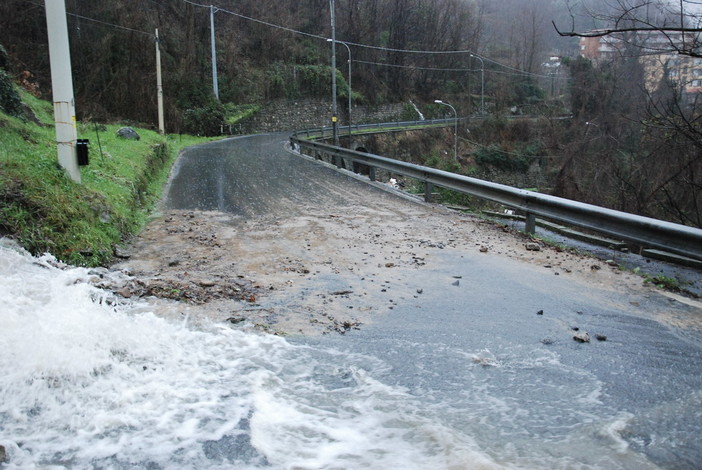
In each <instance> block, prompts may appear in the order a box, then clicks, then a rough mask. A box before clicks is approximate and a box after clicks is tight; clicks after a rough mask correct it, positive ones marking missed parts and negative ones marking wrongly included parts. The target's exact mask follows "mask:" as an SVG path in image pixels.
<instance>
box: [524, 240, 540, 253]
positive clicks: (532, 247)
mask: <svg viewBox="0 0 702 470" xmlns="http://www.w3.org/2000/svg"><path fill="white" fill-rule="evenodd" d="M526 249H527V251H541V245H539V244H538V243H533V242H532V243H527V244H526Z"/></svg>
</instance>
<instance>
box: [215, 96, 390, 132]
mask: <svg viewBox="0 0 702 470" xmlns="http://www.w3.org/2000/svg"><path fill="white" fill-rule="evenodd" d="M343 104H345V103H339V104H338V108H337V109H338V113H339V121H340V122H339V125H340V126H346V125H348V113H347V112H346V108H345V107H344V106H343ZM403 108H404V104H403V103H396V104H388V105H381V106H354V107H353V110H352V116H351V117H352V119H353V122H354V123H368V122H383V121H388V120H393V119H395V118H397V117H398V116H399V115H400V114H401V113H402V110H403ZM323 126H327V127H331V103H330V102H328V101H322V100H314V99H300V100H294V101H291V100H275V101H270V102H269V103H266V104H265V105H263V106H262V107H261V111H259V112H258V113H257V114H256V116H253V117H252V118H250V119H248V120H247V121H246V122H245V123H242V125H241V126H239V127H238V128H235V129H233V130H232V133H236V134H253V133H265V132H283V131H295V130H303V129H312V128H318V127H323ZM225 132H227V130H225Z"/></svg>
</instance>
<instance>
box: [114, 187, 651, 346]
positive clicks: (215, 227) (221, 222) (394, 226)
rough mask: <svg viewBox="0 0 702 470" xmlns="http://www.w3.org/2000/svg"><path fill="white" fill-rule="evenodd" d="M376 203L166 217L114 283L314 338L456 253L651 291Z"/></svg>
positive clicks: (250, 324) (432, 216)
mask: <svg viewBox="0 0 702 470" xmlns="http://www.w3.org/2000/svg"><path fill="white" fill-rule="evenodd" d="M364 197H366V196H362V195H356V196H355V198H354V200H353V201H349V205H348V206H344V207H335V208H333V209H329V208H319V207H313V206H310V207H307V208H305V209H306V210H304V211H296V212H295V213H292V214H290V215H287V216H286V215H281V214H280V213H278V214H275V215H265V216H261V217H252V218H242V217H237V216H233V215H231V214H227V213H222V212H199V211H169V212H166V213H164V214H162V215H160V216H159V217H157V218H155V219H154V220H153V221H152V222H151V223H150V224H149V226H148V228H147V229H146V230H145V231H144V233H143V234H142V235H141V236H140V237H139V239H138V240H136V242H135V243H134V245H133V247H132V250H131V257H130V259H128V260H126V261H124V262H122V263H120V264H118V265H116V266H115V268H116V269H122V270H125V271H127V272H128V273H129V274H130V275H131V276H132V277H131V278H130V280H129V281H128V282H126V283H124V284H122V285H119V286H112V288H113V290H114V291H115V292H117V293H118V294H120V295H122V296H124V297H142V298H147V299H149V302H150V303H151V304H152V306H153V308H154V310H155V311H156V312H157V313H160V314H162V315H165V316H171V317H176V318H178V317H186V316H187V317H188V318H190V319H192V320H194V321H196V322H197V321H202V320H206V321H229V322H230V323H232V324H236V325H237V326H238V327H241V328H251V329H258V330H262V331H267V332H272V333H279V334H305V335H309V334H325V333H330V332H338V333H344V332H346V331H348V330H350V329H353V328H359V327H361V325H363V324H367V323H370V322H372V321H373V319H374V317H375V316H377V315H382V314H384V313H387V312H388V311H389V310H392V309H393V308H395V307H396V306H397V305H399V304H401V303H402V302H403V299H408V298H411V297H412V296H416V295H420V294H421V288H419V287H418V286H419V285H420V283H418V282H417V280H418V279H421V278H422V276H426V275H430V273H431V269H432V268H433V267H436V265H437V263H438V262H439V261H438V259H439V258H440V257H439V256H438V254H439V253H442V254H445V253H446V252H447V250H448V251H450V252H451V254H452V256H453V255H455V256H462V254H476V253H480V254H481V255H482V256H493V257H495V258H496V262H499V260H498V258H501V257H508V258H511V259H521V260H523V261H524V262H528V263H535V264H537V265H540V266H541V267H542V268H543V269H545V270H549V271H551V272H553V274H554V275H564V276H571V277H572V278H574V279H577V280H579V281H581V282H584V283H589V284H591V285H596V286H597V287H599V288H608V289H613V290H615V289H643V287H642V286H641V284H642V282H641V279H640V278H638V277H636V276H633V275H630V274H627V273H625V272H622V271H621V270H619V269H617V268H616V267H612V266H608V265H607V264H605V263H602V262H600V261H597V260H594V259H592V258H589V257H586V256H583V255H579V254H574V253H569V252H566V251H563V250H560V249H557V248H552V247H548V246H546V245H544V244H542V243H541V242H539V241H536V240H532V239H531V238H529V237H526V236H525V235H522V234H519V233H515V232H513V231H512V230H510V229H507V228H505V227H502V226H499V225H495V224H493V223H491V222H486V221H483V220H480V219H477V218H475V217H473V216H470V215H467V214H463V213H460V212H456V211H452V210H448V209H446V208H444V207H441V206H436V205H427V204H423V203H418V202H413V201H408V200H405V199H402V198H398V197H388V198H380V199H379V198H377V196H376V197H375V198H374V199H373V201H370V200H369V201H365V203H364V201H363V200H362V199H363V198H364ZM367 197H368V198H371V197H372V196H370V195H369V196H367ZM535 244H536V245H535Z"/></svg>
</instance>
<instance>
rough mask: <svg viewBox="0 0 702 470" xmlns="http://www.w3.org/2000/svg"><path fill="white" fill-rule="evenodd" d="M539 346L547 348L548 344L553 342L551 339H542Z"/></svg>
mask: <svg viewBox="0 0 702 470" xmlns="http://www.w3.org/2000/svg"><path fill="white" fill-rule="evenodd" d="M541 344H545V345H547V346H548V345H549V344H553V340H552V339H551V338H544V339H542V340H541Z"/></svg>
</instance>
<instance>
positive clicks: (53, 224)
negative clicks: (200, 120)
mask: <svg viewBox="0 0 702 470" xmlns="http://www.w3.org/2000/svg"><path fill="white" fill-rule="evenodd" d="M22 100H23V101H24V102H25V103H26V104H27V105H28V106H29V107H30V108H31V109H32V110H33V111H34V114H35V115H36V117H37V118H38V120H39V122H40V124H37V123H35V122H32V120H31V119H21V118H16V117H12V116H8V115H6V114H3V113H0V236H7V237H10V238H13V239H15V240H17V241H18V242H19V244H20V245H21V246H22V247H24V248H25V249H26V250H28V251H29V252H30V253H32V254H35V255H36V254H41V253H45V252H48V253H51V254H53V255H54V256H55V257H56V258H57V259H59V260H61V261H63V262H66V263H70V264H73V265H78V266H100V265H107V264H109V263H110V262H111V260H112V259H113V256H114V248H115V247H116V246H118V245H120V244H121V243H124V242H125V241H128V240H129V239H130V238H131V237H132V236H134V235H136V234H137V233H139V231H140V230H141V229H142V228H143V227H144V225H145V223H146V221H147V219H148V215H149V213H150V212H151V211H152V210H153V208H154V207H155V205H156V203H157V202H158V200H159V198H160V196H161V192H162V188H163V185H164V183H165V182H166V180H167V178H168V174H169V171H170V168H171V166H172V164H173V162H174V161H175V159H176V158H177V156H178V154H179V152H180V150H181V149H182V148H184V147H187V146H189V145H193V144H196V143H201V142H204V141H206V140H207V139H202V138H195V137H191V136H166V137H164V136H162V135H160V134H158V133H157V132H154V131H151V130H146V129H136V130H137V132H138V133H139V135H140V136H141V139H140V140H138V141H133V140H125V139H122V138H119V137H117V135H116V133H117V130H118V129H119V128H120V127H122V126H120V125H117V124H115V125H97V126H95V125H94V124H91V123H79V125H78V136H79V137H80V138H87V139H90V164H89V165H88V166H85V167H82V168H81V178H82V184H76V183H74V182H73V181H72V180H70V178H68V177H67V176H66V174H65V172H64V171H63V169H61V168H60V167H59V165H58V162H57V157H56V143H55V132H54V127H53V109H52V104H51V103H49V102H46V101H42V100H38V99H36V98H34V97H32V96H31V95H29V94H27V93H22ZM98 135H99V140H100V145H98ZM100 147H101V148H102V151H101V150H100Z"/></svg>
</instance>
